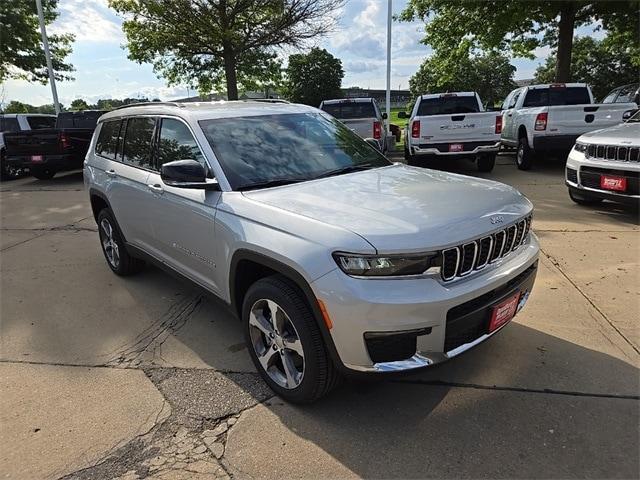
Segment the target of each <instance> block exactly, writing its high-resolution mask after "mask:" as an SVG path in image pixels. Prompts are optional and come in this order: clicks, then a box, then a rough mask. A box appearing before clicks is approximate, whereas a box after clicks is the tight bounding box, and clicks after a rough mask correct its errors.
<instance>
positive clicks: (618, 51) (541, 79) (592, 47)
mask: <svg viewBox="0 0 640 480" xmlns="http://www.w3.org/2000/svg"><path fill="white" fill-rule="evenodd" d="M555 68H556V59H555V56H553V55H552V56H550V57H548V58H547V61H546V63H544V64H543V65H540V66H539V67H538V69H537V70H536V74H535V81H536V82H538V83H551V82H553V81H554V72H555ZM639 77H640V69H639V68H638V67H637V66H635V65H634V63H633V57H632V53H631V51H630V49H629V48H625V47H622V48H621V45H620V44H619V43H618V42H617V40H615V39H614V40H613V41H612V39H611V38H610V37H606V38H605V39H604V40H600V41H598V40H594V39H593V38H591V37H576V38H575V40H574V42H573V61H572V64H571V78H572V80H573V81H574V82H584V83H587V84H589V85H590V86H591V90H592V91H593V96H594V97H595V98H596V99H601V98H603V97H604V96H605V95H606V94H607V93H608V92H609V91H610V90H612V89H613V88H615V87H617V86H619V85H624V84H627V83H634V82H637V81H638V79H639Z"/></svg>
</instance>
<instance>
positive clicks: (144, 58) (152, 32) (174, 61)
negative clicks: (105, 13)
mask: <svg viewBox="0 0 640 480" xmlns="http://www.w3.org/2000/svg"><path fill="white" fill-rule="evenodd" d="M109 4H110V5H111V6H112V7H113V8H115V9H116V10H117V11H118V12H119V13H121V14H123V15H125V21H124V23H123V30H124V32H125V34H126V37H127V42H128V45H127V48H128V49H129V58H130V59H132V60H135V61H137V62H139V63H143V62H147V63H152V64H153V66H154V70H155V71H156V72H158V73H159V74H160V75H161V76H163V77H164V78H165V79H166V80H167V81H168V83H169V84H180V83H183V84H184V83H187V84H189V85H197V87H198V90H199V91H200V93H201V94H206V93H210V92H211V91H212V90H213V89H214V88H216V89H217V88H220V87H221V86H222V85H223V83H226V90H227V97H228V98H229V99H230V100H236V99H237V98H238V84H241V85H242V86H244V85H246V84H249V85H252V82H255V81H256V79H261V80H262V81H269V80H270V78H271V77H272V76H273V75H274V73H275V72H279V65H278V64H279V62H278V60H277V56H276V52H275V51H274V47H277V46H285V45H288V46H293V47H300V46H302V45H304V44H305V42H306V41H308V40H310V39H312V38H315V37H317V36H319V35H323V34H325V33H327V32H328V31H329V30H330V29H331V28H332V27H333V24H334V21H333V20H332V19H333V13H334V11H335V10H336V9H338V8H339V7H340V6H341V5H342V4H343V0H206V1H204V0H199V1H191V0H173V1H167V0H145V1H143V2H141V1H139V0H110V2H109Z"/></svg>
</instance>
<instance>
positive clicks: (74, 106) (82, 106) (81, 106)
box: [71, 98, 89, 110]
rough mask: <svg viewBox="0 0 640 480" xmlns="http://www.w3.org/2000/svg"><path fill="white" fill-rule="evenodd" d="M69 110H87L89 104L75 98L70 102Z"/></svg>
mask: <svg viewBox="0 0 640 480" xmlns="http://www.w3.org/2000/svg"><path fill="white" fill-rule="evenodd" d="M71 110H89V104H88V103H87V102H85V101H84V100H82V99H81V98H76V99H75V100H74V101H73V102H71Z"/></svg>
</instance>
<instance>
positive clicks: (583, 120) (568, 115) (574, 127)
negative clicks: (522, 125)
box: [547, 103, 636, 135]
mask: <svg viewBox="0 0 640 480" xmlns="http://www.w3.org/2000/svg"><path fill="white" fill-rule="evenodd" d="M547 108H548V119H547V131H548V132H549V133H550V134H558V135H582V134H583V133H586V132H590V131H593V130H598V129H600V128H606V127H611V126H613V125H617V124H619V123H622V115H623V114H624V112H626V111H628V110H632V109H635V108H636V105H635V103H600V104H587V105H557V106H550V107H547Z"/></svg>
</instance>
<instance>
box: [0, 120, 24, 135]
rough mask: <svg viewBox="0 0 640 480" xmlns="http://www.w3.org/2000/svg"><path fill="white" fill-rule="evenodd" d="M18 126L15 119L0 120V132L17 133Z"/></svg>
mask: <svg viewBox="0 0 640 480" xmlns="http://www.w3.org/2000/svg"><path fill="white" fill-rule="evenodd" d="M19 131H20V124H19V123H18V119H17V118H0V132H19Z"/></svg>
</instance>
